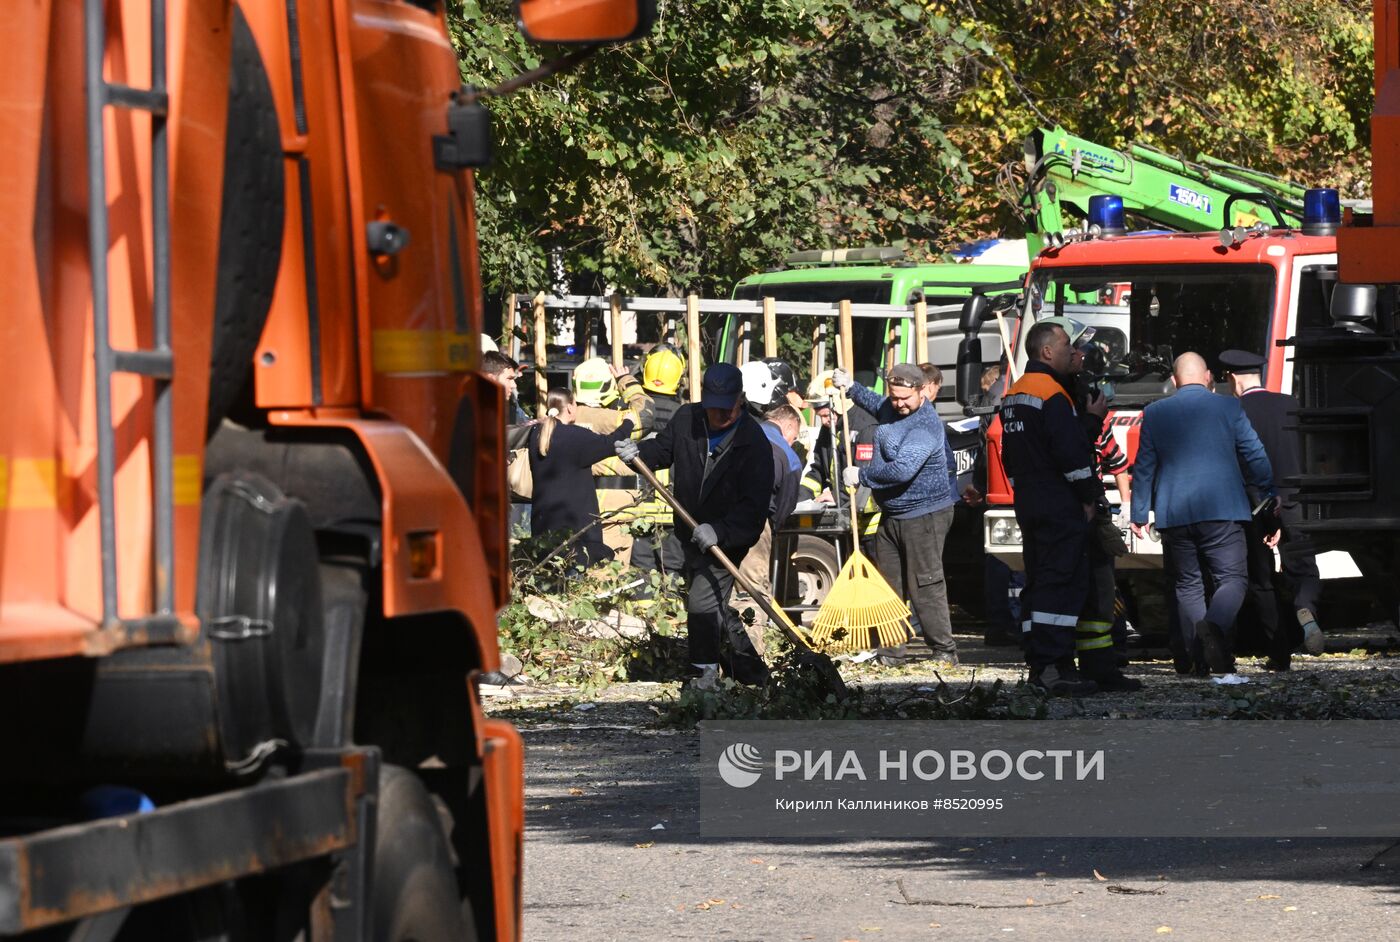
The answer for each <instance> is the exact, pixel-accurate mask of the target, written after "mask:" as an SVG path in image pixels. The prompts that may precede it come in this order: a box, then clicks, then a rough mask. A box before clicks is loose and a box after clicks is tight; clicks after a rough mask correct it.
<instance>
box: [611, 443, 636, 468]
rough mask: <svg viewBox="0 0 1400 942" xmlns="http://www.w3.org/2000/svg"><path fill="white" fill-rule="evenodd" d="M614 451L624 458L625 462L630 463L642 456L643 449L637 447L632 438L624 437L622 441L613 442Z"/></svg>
mask: <svg viewBox="0 0 1400 942" xmlns="http://www.w3.org/2000/svg"><path fill="white" fill-rule="evenodd" d="M613 451H615V452H617V456H618V457H619V458H621V459H622V463H623V464H628V465H630V464H631V463H632V462H634V461H636V460H637V459H638V458H640V457H641V455H642V451H641V449H640V448H638V447H637V443H636V442H634V441H632V439H630V438H624V439H623V440H622V441H620V442H613Z"/></svg>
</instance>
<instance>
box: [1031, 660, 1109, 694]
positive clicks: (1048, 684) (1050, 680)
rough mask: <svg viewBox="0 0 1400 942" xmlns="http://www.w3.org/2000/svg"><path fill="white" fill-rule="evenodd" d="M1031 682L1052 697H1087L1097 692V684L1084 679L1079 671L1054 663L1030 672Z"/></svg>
mask: <svg viewBox="0 0 1400 942" xmlns="http://www.w3.org/2000/svg"><path fill="white" fill-rule="evenodd" d="M1031 683H1032V684H1033V685H1034V686H1036V687H1039V688H1040V689H1041V690H1044V691H1045V692H1046V693H1047V694H1048V695H1049V696H1052V697H1087V696H1091V695H1092V694H1096V693H1098V692H1099V685H1098V684H1096V683H1094V682H1093V681H1092V680H1084V679H1083V678H1082V677H1080V676H1079V671H1077V670H1075V669H1074V668H1062V667H1060V666H1059V665H1056V664H1051V665H1049V666H1048V667H1044V668H1042V669H1041V670H1040V673H1038V674H1032V675H1031Z"/></svg>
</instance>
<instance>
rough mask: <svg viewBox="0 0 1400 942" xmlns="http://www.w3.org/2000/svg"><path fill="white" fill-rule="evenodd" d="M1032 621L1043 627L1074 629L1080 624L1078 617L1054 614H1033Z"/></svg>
mask: <svg viewBox="0 0 1400 942" xmlns="http://www.w3.org/2000/svg"><path fill="white" fill-rule="evenodd" d="M1031 621H1033V622H1038V623H1040V624H1042V625H1063V626H1065V627H1067V628H1073V627H1074V626H1075V625H1077V624H1079V616H1078V615H1056V614H1055V613H1054V612H1031Z"/></svg>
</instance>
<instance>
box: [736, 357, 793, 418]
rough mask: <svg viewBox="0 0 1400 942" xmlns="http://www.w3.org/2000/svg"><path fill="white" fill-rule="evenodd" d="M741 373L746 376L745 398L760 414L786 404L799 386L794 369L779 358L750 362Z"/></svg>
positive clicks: (743, 367) (740, 369)
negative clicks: (788, 395) (788, 397)
mask: <svg viewBox="0 0 1400 942" xmlns="http://www.w3.org/2000/svg"><path fill="white" fill-rule="evenodd" d="M739 371H740V372H741V373H742V374H743V376H744V397H745V398H746V399H748V401H749V405H751V406H753V407H754V408H755V409H756V410H758V411H759V412H763V411H765V410H767V409H771V408H772V407H773V406H776V405H781V404H782V403H784V402H786V401H787V394H788V393H789V392H791V391H792V389H793V388H795V387H796V385H797V380H796V377H794V376H793V375H792V367H790V366H788V365H787V364H786V363H784V362H783V361H782V360H779V359H778V358H777V357H770V358H768V359H763V360H750V361H749V362H747V363H745V364H744V365H743V366H742V367H740V368H739Z"/></svg>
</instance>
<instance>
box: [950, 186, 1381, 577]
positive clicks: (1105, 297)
mask: <svg viewBox="0 0 1400 942" xmlns="http://www.w3.org/2000/svg"><path fill="white" fill-rule="evenodd" d="M1305 207H1306V214H1305V219H1304V222H1303V224H1302V225H1301V226H1299V227H1297V228H1292V227H1285V226H1284V225H1283V224H1282V222H1283V219H1284V218H1285V217H1284V216H1283V214H1280V219H1279V221H1278V224H1272V225H1271V224H1270V223H1269V222H1268V221H1262V222H1259V223H1256V224H1255V225H1254V226H1251V227H1237V228H1230V229H1225V230H1222V231H1219V232H1209V233H1162V232H1154V233H1141V234H1134V233H1131V232H1128V231H1127V230H1126V227H1125V225H1124V216H1123V207H1122V203H1121V200H1119V199H1118V198H1116V197H1110V196H1102V197H1094V198H1093V200H1091V205H1090V212H1089V219H1088V220H1087V225H1086V226H1085V228H1084V229H1083V230H1079V231H1075V232H1072V233H1070V234H1068V237H1067V238H1052V239H1051V240H1050V242H1049V245H1048V247H1047V248H1046V249H1045V250H1043V251H1042V252H1041V253H1040V254H1039V255H1038V256H1037V257H1036V258H1035V260H1034V261H1033V263H1032V266H1031V272H1030V274H1029V276H1028V278H1027V282H1026V291H1025V293H1024V295H1023V299H1022V304H1023V309H1022V311H1021V314H1022V319H1021V324H1022V325H1023V330H1024V325H1026V324H1032V323H1035V321H1036V320H1037V319H1039V318H1041V317H1049V316H1065V317H1070V318H1073V319H1074V320H1076V321H1080V322H1082V323H1084V324H1087V325H1089V326H1092V327H1094V328H1095V334H1094V342H1095V344H1097V345H1098V346H1099V347H1100V349H1101V351H1102V353H1103V360H1102V365H1101V367H1100V368H1099V370H1098V371H1097V375H1096V377H1095V378H1096V379H1097V380H1098V381H1099V382H1100V383H1101V384H1102V385H1103V386H1104V387H1105V389H1106V391H1109V392H1110V393H1111V397H1112V399H1111V402H1112V408H1111V411H1110V413H1109V419H1108V420H1109V422H1110V423H1111V424H1112V428H1113V431H1114V435H1115V437H1116V438H1117V439H1118V443H1119V445H1120V446H1121V447H1123V448H1124V449H1125V451H1126V452H1127V454H1128V455H1129V457H1130V458H1131V457H1132V455H1133V454H1134V453H1135V451H1136V446H1137V428H1138V425H1139V423H1140V422H1141V420H1142V410H1143V408H1144V407H1145V406H1146V405H1147V404H1148V403H1150V402H1152V401H1154V400H1156V399H1160V398H1162V397H1164V396H1167V395H1169V394H1170V393H1171V390H1172V386H1171V382H1170V377H1171V366H1172V361H1173V359H1174V358H1175V357H1176V356H1178V355H1179V354H1181V353H1184V352H1186V351H1188V350H1190V351H1195V352H1197V353H1200V354H1201V355H1202V356H1204V357H1205V358H1206V360H1207V362H1211V363H1214V360H1215V358H1216V357H1217V356H1218V355H1219V353H1220V352H1221V351H1223V350H1226V349H1230V348H1237V349H1244V350H1251V351H1254V352H1256V353H1259V354H1261V355H1263V356H1265V357H1266V358H1267V360H1268V362H1267V365H1266V367H1265V376H1264V381H1265V385H1266V386H1267V387H1268V388H1269V389H1272V390H1280V391H1283V392H1292V393H1294V394H1298V393H1300V392H1302V390H1301V383H1302V377H1301V374H1297V373H1295V370H1294V367H1293V363H1292V362H1291V360H1290V359H1289V357H1288V355H1287V351H1286V349H1285V348H1282V347H1279V346H1278V341H1280V340H1284V339H1285V338H1288V337H1290V336H1293V335H1294V334H1295V333H1297V332H1298V331H1299V330H1300V329H1301V330H1307V329H1308V328H1310V327H1322V326H1326V325H1328V324H1330V321H1329V317H1328V311H1329V306H1330V303H1331V296H1332V292H1333V289H1334V288H1335V286H1336V280H1337V249H1336V238H1335V232H1336V228H1337V225H1338V223H1339V222H1340V212H1339V206H1338V202H1337V198H1336V193H1335V191H1331V190H1316V191H1309V193H1308V195H1307V198H1306V199H1305ZM1226 215H1227V217H1228V215H1229V213H1228V210H1227V212H1226ZM985 308H986V304H985V303H984V304H980V305H979V304H973V305H969V308H968V309H966V310H965V311H964V321H965V323H964V325H963V326H964V329H967V328H968V327H970V326H971V324H972V323H973V322H979V321H980V320H982V319H983V315H982V313H981V310H983V309H985ZM966 343H967V344H968V349H965V350H964V353H963V356H962V357H960V369H967V370H971V369H975V368H980V365H981V364H980V357H978V356H977V355H976V353H977V351H976V350H975V345H974V344H973V343H972V337H971V335H970V334H969V340H968V341H967V342H966ZM1019 347H1020V344H1019V343H1017V344H1016V348H1017V349H1016V352H1015V358H1014V359H1013V360H1012V362H1011V364H1010V373H1011V377H1009V378H1008V381H1010V380H1011V379H1012V378H1014V376H1018V375H1020V372H1021V370H1022V369H1023V368H1024V366H1025V360H1026V355H1025V351H1024V350H1023V349H1019ZM1105 484H1106V486H1107V487H1108V488H1109V497H1110V500H1112V501H1113V502H1114V503H1115V504H1120V500H1119V495H1118V493H1117V488H1116V487H1115V485H1114V482H1113V481H1112V479H1111V478H1109V479H1106V480H1105ZM987 490H988V493H987V502H988V511H987V513H986V516H985V518H984V523H983V528H984V530H983V536H984V545H985V548H986V550H987V552H989V553H992V554H994V555H996V556H998V557H1000V558H1002V559H1003V560H1005V561H1006V562H1007V563H1008V564H1009V565H1011V566H1012V567H1013V568H1017V569H1019V568H1021V535H1020V528H1019V527H1018V526H1017V525H1016V518H1015V513H1014V511H1013V510H1012V506H1011V505H1012V493H1011V486H1010V484H1009V482H1008V481H1007V477H1006V474H1005V472H1004V470H1003V468H1002V465H1001V425H1000V422H999V421H996V420H993V421H992V423H991V425H990V427H989V429H988V488H987ZM1123 532H1124V537H1125V539H1126V540H1127V541H1128V546H1129V550H1130V553H1129V555H1128V556H1127V557H1126V558H1124V559H1121V560H1119V566H1120V567H1121V568H1126V569H1158V568H1160V567H1161V565H1162V550H1161V544H1160V542H1159V538H1158V537H1157V536H1156V534H1155V533H1152V534H1151V535H1150V537H1149V538H1148V539H1138V538H1137V537H1135V536H1134V535H1133V534H1132V533H1131V532H1130V531H1129V530H1128V529H1127V527H1126V524H1124V526H1123ZM1319 564H1320V566H1321V567H1322V569H1323V576H1324V578H1339V577H1346V576H1355V575H1358V574H1359V573H1358V571H1357V569H1356V567H1355V564H1354V563H1353V561H1352V560H1351V559H1350V558H1349V556H1348V555H1347V554H1346V553H1345V552H1340V551H1338V552H1333V553H1328V554H1324V556H1323V557H1322V558H1320V559H1319Z"/></svg>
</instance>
